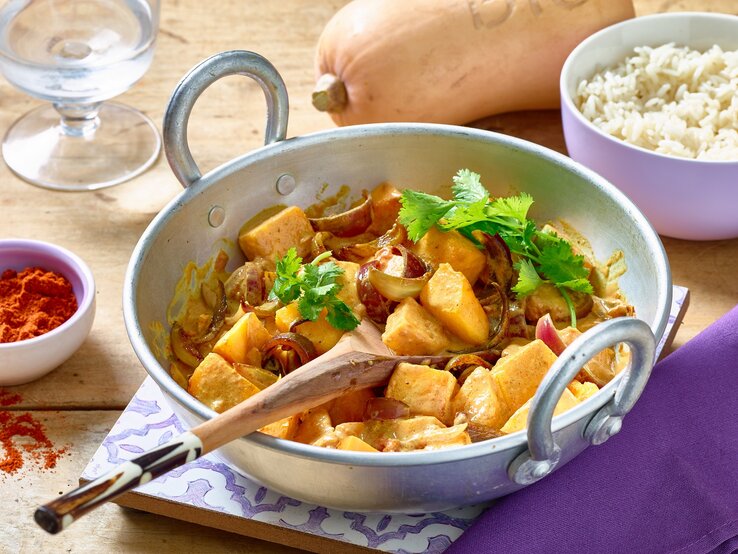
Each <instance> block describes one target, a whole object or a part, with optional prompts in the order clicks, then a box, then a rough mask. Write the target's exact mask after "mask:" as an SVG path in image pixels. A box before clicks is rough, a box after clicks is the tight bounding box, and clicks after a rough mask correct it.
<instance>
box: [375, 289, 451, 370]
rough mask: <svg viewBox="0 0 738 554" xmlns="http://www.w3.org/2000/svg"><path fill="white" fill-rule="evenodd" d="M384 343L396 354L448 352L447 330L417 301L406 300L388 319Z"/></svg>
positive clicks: (383, 335)
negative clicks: (446, 350)
mask: <svg viewBox="0 0 738 554" xmlns="http://www.w3.org/2000/svg"><path fill="white" fill-rule="evenodd" d="M382 342H384V344H386V345H387V346H389V347H390V348H391V349H392V350H393V351H394V352H395V354H398V355H400V356H402V355H409V356H413V355H418V356H422V355H424V354H436V353H438V352H441V351H443V350H445V349H446V348H448V345H449V340H448V337H447V336H446V332H445V331H444V330H443V326H442V325H441V324H440V323H439V322H438V320H437V319H436V318H435V317H433V316H432V315H431V314H430V312H428V311H427V310H426V309H425V308H423V307H422V306H421V305H420V304H418V303H417V302H416V301H415V299H414V298H405V300H403V301H402V302H400V304H399V305H398V306H397V307H396V308H395V311H394V312H392V313H391V314H390V315H389V317H388V318H387V325H386V326H385V328H384V333H382Z"/></svg>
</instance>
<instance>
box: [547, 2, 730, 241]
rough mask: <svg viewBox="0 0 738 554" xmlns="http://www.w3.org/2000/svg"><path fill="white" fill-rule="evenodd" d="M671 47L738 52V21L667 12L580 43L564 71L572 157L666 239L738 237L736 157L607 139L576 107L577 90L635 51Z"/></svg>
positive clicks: (563, 112) (564, 100)
mask: <svg viewBox="0 0 738 554" xmlns="http://www.w3.org/2000/svg"><path fill="white" fill-rule="evenodd" d="M669 42H675V43H677V45H681V46H689V47H691V48H696V49H700V50H704V49H708V48H709V47H710V46H712V45H713V44H718V45H719V46H720V47H721V48H722V49H723V50H736V49H738V17H736V16H732V15H721V14H712V13H669V14H657V15H650V16H644V17H638V18H635V19H630V20H627V21H623V22H621V23H617V24H615V25H612V26H610V27H607V28H605V29H603V30H601V31H599V32H597V33H595V34H593V35H592V36H590V37H589V38H587V39H585V40H584V41H582V42H581V43H580V44H579V46H577V47H576V48H575V49H574V50H573V51H572V53H571V54H570V55H569V57H568V58H567V60H566V62H565V63H564V66H563V68H562V71H561V81H560V87H561V116H562V121H563V126H564V136H565V138H566V146H567V148H568V150H569V155H570V156H571V157H572V158H573V159H574V160H576V161H578V162H580V163H582V164H583V165H586V166H587V167H589V168H590V169H593V170H594V171H596V172H597V173H599V174H600V175H602V176H603V177H605V178H606V179H607V180H609V181H610V182H611V183H613V184H614V185H615V186H617V187H618V188H619V189H620V190H622V191H623V192H624V193H625V194H626V195H628V196H629V197H630V199H631V200H632V201H633V202H634V203H635V204H636V205H637V206H638V207H639V208H640V209H641V211H642V212H643V213H644V214H645V215H646V217H647V218H648V219H649V220H650V221H651V223H652V224H653V226H654V227H655V229H656V230H657V231H658V232H659V233H660V234H662V235H667V236H670V237H676V238H683V239H691V240H714V239H726V238H733V237H738V215H736V206H738V160H736V161H697V160H691V159H685V158H678V157H674V156H667V155H664V154H658V153H656V152H653V151H650V150H646V149H644V148H641V147H638V146H634V145H632V144H628V143H626V142H624V141H621V140H619V139H617V138H615V137H613V136H611V135H608V134H606V133H605V132H603V131H601V130H600V129H598V128H597V127H595V126H594V125H593V124H592V123H591V122H589V121H588V120H587V119H585V117H584V116H583V115H582V114H581V113H580V111H579V110H578V109H577V107H576V106H575V104H574V101H573V98H574V96H575V92H576V88H577V85H578V84H579V83H580V81H582V80H583V79H589V78H591V77H592V75H593V74H594V73H595V72H596V71H599V70H600V69H602V68H604V67H606V66H609V65H612V64H616V63H618V62H620V61H621V60H623V59H624V58H625V57H626V56H628V55H630V54H632V53H633V48H634V47H636V46H659V45H662V44H666V43H669Z"/></svg>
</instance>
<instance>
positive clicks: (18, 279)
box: [0, 267, 77, 342]
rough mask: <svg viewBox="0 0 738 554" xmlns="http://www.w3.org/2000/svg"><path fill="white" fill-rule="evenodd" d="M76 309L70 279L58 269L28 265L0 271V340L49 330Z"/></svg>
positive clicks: (34, 334) (67, 317)
mask: <svg viewBox="0 0 738 554" xmlns="http://www.w3.org/2000/svg"><path fill="white" fill-rule="evenodd" d="M76 311H77V298H76V297H75V296H74V291H73V290H72V285H71V283H70V282H69V281H68V280H67V279H66V277H64V276H63V275H60V274H59V273H55V272H53V271H46V270H44V269H41V268H40V267H27V268H26V269H24V270H23V271H21V272H20V273H18V272H16V271H14V270H12V269H8V270H5V271H4V272H3V273H2V275H0V342H15V341H19V340H25V339H30V338H33V337H37V336H39V335H43V334H44V333H48V332H49V331H51V330H52V329H55V328H57V327H59V325H61V324H62V323H64V322H65V321H66V320H68V319H69V318H70V317H72V315H74V312H76Z"/></svg>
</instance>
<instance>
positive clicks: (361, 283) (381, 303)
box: [356, 260, 395, 323]
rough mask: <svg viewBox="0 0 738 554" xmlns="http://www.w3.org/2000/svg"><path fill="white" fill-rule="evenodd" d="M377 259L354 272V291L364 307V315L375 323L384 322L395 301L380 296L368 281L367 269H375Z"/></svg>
mask: <svg viewBox="0 0 738 554" xmlns="http://www.w3.org/2000/svg"><path fill="white" fill-rule="evenodd" d="M376 265H377V261H376V260H373V261H371V262H367V263H365V264H363V265H362V266H361V267H359V270H358V271H357V272H356V292H357V294H358V296H359V300H360V301H361V303H362V304H364V307H365V308H366V315H367V317H368V318H369V319H371V320H372V321H374V322H375V323H386V322H387V318H388V317H389V315H390V313H392V309H393V308H394V306H395V302H393V301H392V300H389V299H388V298H386V297H384V296H382V295H381V294H380V293H379V291H378V290H377V289H376V288H375V287H374V285H372V284H371V282H369V270H370V269H375V268H376Z"/></svg>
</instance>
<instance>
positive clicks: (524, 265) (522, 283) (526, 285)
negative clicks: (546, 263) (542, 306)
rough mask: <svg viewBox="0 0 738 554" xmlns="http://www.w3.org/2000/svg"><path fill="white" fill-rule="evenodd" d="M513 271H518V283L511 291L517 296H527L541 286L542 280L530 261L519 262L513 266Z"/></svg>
mask: <svg viewBox="0 0 738 554" xmlns="http://www.w3.org/2000/svg"><path fill="white" fill-rule="evenodd" d="M515 269H517V270H518V282H517V283H515V286H514V287H513V288H512V290H513V292H515V293H516V294H517V295H518V296H527V295H528V294H531V293H532V292H533V291H534V290H536V289H537V288H538V287H539V286H541V285H542V284H543V280H542V279H541V277H540V275H538V272H537V271H536V268H535V267H534V266H533V262H531V261H530V260H527V259H523V260H520V261H519V262H518V263H516V264H515Z"/></svg>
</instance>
